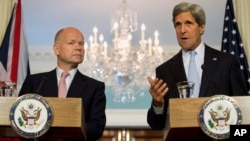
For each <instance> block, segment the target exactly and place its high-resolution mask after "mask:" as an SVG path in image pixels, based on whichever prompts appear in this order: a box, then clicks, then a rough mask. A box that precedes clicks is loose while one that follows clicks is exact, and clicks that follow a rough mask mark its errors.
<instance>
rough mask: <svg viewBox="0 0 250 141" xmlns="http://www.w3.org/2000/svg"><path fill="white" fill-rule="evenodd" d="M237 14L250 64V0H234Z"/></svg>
mask: <svg viewBox="0 0 250 141" xmlns="http://www.w3.org/2000/svg"><path fill="white" fill-rule="evenodd" d="M233 5H234V11H235V16H236V18H237V23H238V27H239V30H240V33H241V38H242V41H243V44H244V49H245V52H246V56H247V59H248V60H247V61H248V65H249V63H250V9H249V7H250V0H233Z"/></svg>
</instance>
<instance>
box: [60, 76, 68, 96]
mask: <svg viewBox="0 0 250 141" xmlns="http://www.w3.org/2000/svg"><path fill="white" fill-rule="evenodd" d="M67 76H69V73H68V72H63V73H62V75H61V80H60V82H59V86H58V97H60V98H65V97H66V92H67V87H66V82H65V79H66V77H67Z"/></svg>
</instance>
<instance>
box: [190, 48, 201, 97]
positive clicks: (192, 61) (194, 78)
mask: <svg viewBox="0 0 250 141" xmlns="http://www.w3.org/2000/svg"><path fill="white" fill-rule="evenodd" d="M196 54H197V53H196V52H195V51H191V52H190V62H189V68H188V81H192V82H194V92H193V97H199V91H200V78H199V73H198V71H197V67H196V62H195V55H196Z"/></svg>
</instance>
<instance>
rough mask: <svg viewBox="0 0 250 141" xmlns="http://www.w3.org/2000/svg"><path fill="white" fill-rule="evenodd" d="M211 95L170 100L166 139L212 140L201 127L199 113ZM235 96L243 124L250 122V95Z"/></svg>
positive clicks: (173, 140)
mask: <svg viewBox="0 0 250 141" xmlns="http://www.w3.org/2000/svg"><path fill="white" fill-rule="evenodd" d="M209 98H210V97H204V98H189V99H180V98H173V99H170V101H169V113H170V114H169V118H168V121H167V122H169V124H170V126H169V128H170V129H169V132H168V135H167V137H166V141H184V140H185V141H212V140H213V139H212V138H211V137H209V136H207V135H206V134H205V133H204V132H203V131H202V130H201V128H200V125H199V121H198V114H199V112H200V108H201V107H202V105H203V103H204V102H205V101H206V100H208V99H209ZM232 98H234V99H235V100H236V101H237V103H238V104H239V106H240V109H241V112H242V119H243V121H242V124H250V114H249V111H250V96H239V97H232Z"/></svg>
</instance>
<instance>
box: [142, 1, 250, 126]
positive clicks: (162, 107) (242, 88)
mask: <svg viewBox="0 0 250 141" xmlns="http://www.w3.org/2000/svg"><path fill="white" fill-rule="evenodd" d="M172 20H173V24H174V28H175V31H176V36H177V40H178V43H179V45H180V46H181V50H180V51H179V52H178V53H177V54H176V55H175V56H173V57H172V58H171V59H169V60H168V61H166V62H164V63H163V64H161V65H160V66H158V67H157V68H156V78H155V79H153V78H151V77H148V78H147V80H148V82H149V83H150V85H151V86H150V89H149V92H150V94H151V96H152V104H151V107H150V108H149V110H148V115H147V121H148V124H149V125H150V127H151V128H153V129H163V128H164V127H165V125H166V116H167V110H168V103H169V99H170V98H178V97H179V93H178V90H177V86H176V83H177V82H179V81H187V80H188V66H189V60H190V56H189V53H190V52H191V51H195V52H196V56H195V61H196V64H197V65H196V67H197V68H196V70H197V74H196V75H197V76H198V77H199V83H198V85H199V86H200V87H198V89H199V91H198V92H199V93H198V96H197V97H210V96H212V95H215V94H225V95H229V96H236V95H247V89H246V84H245V81H244V80H243V75H242V72H241V70H240V65H239V62H238V60H237V59H236V58H235V57H234V56H233V55H231V54H226V53H223V52H220V51H218V50H215V49H213V48H211V47H209V46H208V45H207V44H205V43H204V42H203V41H202V35H203V33H204V31H205V24H206V17H205V12H204V10H203V9H202V7H200V6H199V5H197V4H192V3H187V2H182V3H180V4H178V5H176V6H175V7H174V9H173V19H172ZM170 114H171V113H170Z"/></svg>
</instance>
